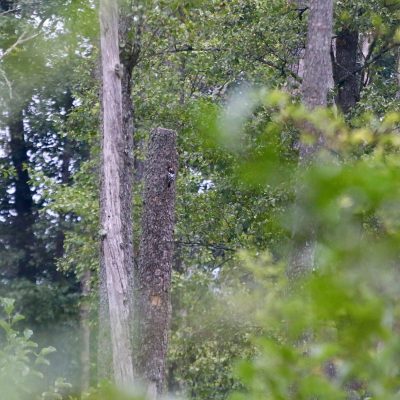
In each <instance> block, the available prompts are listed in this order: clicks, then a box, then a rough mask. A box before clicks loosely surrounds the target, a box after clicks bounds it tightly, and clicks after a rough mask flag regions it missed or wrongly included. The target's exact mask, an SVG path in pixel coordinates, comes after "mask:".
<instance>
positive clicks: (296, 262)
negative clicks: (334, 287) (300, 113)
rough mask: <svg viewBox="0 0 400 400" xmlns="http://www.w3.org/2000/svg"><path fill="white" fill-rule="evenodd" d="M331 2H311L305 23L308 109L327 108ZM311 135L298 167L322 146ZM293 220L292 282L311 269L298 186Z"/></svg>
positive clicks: (311, 230) (311, 240) (311, 232)
mask: <svg viewBox="0 0 400 400" xmlns="http://www.w3.org/2000/svg"><path fill="white" fill-rule="evenodd" d="M332 20H333V0H311V1H310V16H309V20H308V35H307V47H306V53H305V58H304V77H303V83H302V88H301V89H302V101H303V103H304V104H305V106H306V107H307V108H308V109H309V110H313V109H315V108H317V107H324V106H326V105H327V95H328V90H329V82H330V80H331V76H332V67H331V60H330V48H331V35H332V22H333V21H332ZM304 128H305V129H306V130H307V131H308V132H309V133H311V134H313V135H314V143H313V144H307V143H303V142H300V143H299V164H300V166H301V167H303V168H304V167H306V166H308V165H310V164H312V163H313V162H314V160H315V156H316V154H317V153H318V151H319V150H320V149H321V148H322V147H323V145H324V138H323V135H322V133H321V132H319V131H318V130H316V129H315V128H314V127H312V126H309V125H306V126H305V127H304ZM296 189H297V194H296V203H297V207H298V210H297V212H296V214H295V215H296V221H294V227H293V244H294V248H293V250H292V254H291V259H290V262H289V268H288V275H289V278H290V279H292V280H294V279H296V278H297V277H298V276H299V275H302V274H304V273H305V272H307V271H310V270H311V269H312V268H314V253H315V227H314V224H313V221H306V220H305V218H304V216H303V215H302V213H301V204H302V202H303V201H304V197H305V196H304V188H302V187H301V185H300V186H298V187H297V188H296Z"/></svg>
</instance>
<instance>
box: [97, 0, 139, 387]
mask: <svg viewBox="0 0 400 400" xmlns="http://www.w3.org/2000/svg"><path fill="white" fill-rule="evenodd" d="M100 32H101V34H100V35H101V36H100V39H101V40H100V41H101V58H102V84H103V85H102V101H103V142H102V165H101V167H102V172H101V174H102V179H101V183H102V185H101V199H100V214H101V215H100V218H101V226H102V230H101V235H102V251H101V257H102V260H101V262H100V265H101V266H103V267H104V270H105V279H106V285H107V295H108V308H109V318H110V325H111V343H112V357H113V369H114V379H115V382H116V383H117V384H118V385H129V384H132V383H133V362H132V345H131V335H130V323H131V317H132V315H131V307H130V305H131V299H130V298H129V296H130V294H131V292H130V290H129V289H130V283H129V271H128V266H129V265H130V262H131V260H130V259H129V257H130V253H129V248H130V245H129V242H130V241H131V239H132V238H130V237H125V236H124V233H125V232H126V230H125V229H124V226H125V225H124V224H125V222H124V220H125V219H126V218H129V217H128V216H127V215H125V213H126V212H127V210H126V209H125V208H124V205H125V204H126V203H124V202H123V201H122V198H123V196H124V194H125V193H126V188H124V184H125V183H126V177H124V175H125V174H129V173H130V171H129V170H128V171H125V170H124V166H125V164H124V161H125V160H124V151H125V149H126V143H125V137H124V134H123V129H122V94H121V77H122V74H123V71H122V66H121V65H120V58H119V44H118V6H117V2H116V1H113V0H101V1H100Z"/></svg>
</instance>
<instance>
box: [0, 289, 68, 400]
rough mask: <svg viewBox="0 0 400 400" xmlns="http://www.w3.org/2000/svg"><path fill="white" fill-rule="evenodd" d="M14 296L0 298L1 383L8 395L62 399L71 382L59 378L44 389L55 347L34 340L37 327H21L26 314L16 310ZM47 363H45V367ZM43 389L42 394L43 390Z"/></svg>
mask: <svg viewBox="0 0 400 400" xmlns="http://www.w3.org/2000/svg"><path fill="white" fill-rule="evenodd" d="M14 303H15V302H14V300H13V299H11V298H7V297H2V298H0V304H1V311H0V312H1V316H0V343H1V351H0V387H1V393H2V396H4V398H7V399H10V400H24V399H26V400H28V399H34V398H35V399H50V398H52V399H55V400H56V399H62V398H63V395H65V394H66V393H67V391H68V390H69V389H70V388H71V385H70V384H68V383H67V382H65V381H64V380H63V379H61V378H59V379H57V380H56V382H55V384H54V387H52V388H50V389H49V390H47V391H46V392H42V390H43V388H44V387H45V386H44V382H43V378H44V375H43V372H44V371H45V368H44V367H47V366H49V365H50V362H49V360H48V356H49V355H50V354H52V353H54V352H55V351H56V349H55V348H54V347H51V346H50V347H43V348H39V346H38V344H37V343H36V342H34V341H33V340H32V335H33V331H32V330H30V329H28V328H25V329H24V330H23V331H21V330H19V329H18V328H17V325H18V323H19V321H21V320H23V319H24V316H22V315H21V314H19V313H18V312H15V310H14ZM43 366H44V367H43ZM41 393H42V394H41Z"/></svg>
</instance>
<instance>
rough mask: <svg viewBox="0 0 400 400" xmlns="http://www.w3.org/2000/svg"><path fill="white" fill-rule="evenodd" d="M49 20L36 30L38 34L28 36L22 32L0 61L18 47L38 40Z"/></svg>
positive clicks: (42, 21) (43, 21) (44, 19)
mask: <svg viewBox="0 0 400 400" xmlns="http://www.w3.org/2000/svg"><path fill="white" fill-rule="evenodd" d="M46 20H47V18H43V19H42V20H41V21H40V23H39V25H38V27H37V28H36V31H37V32H36V33H34V34H32V35H30V36H28V32H27V31H25V32H22V34H21V35H20V36H19V38H18V39H17V40H16V41H15V42H14V43H13V44H12V45H11V46H10V47H9V48H8V49H7V50H6V51H5V52H4V53H3V54H1V55H0V61H1V60H3V59H4V58H5V57H6V56H8V55H9V54H10V53H11V52H12V51H13V50H15V49H16V48H17V47H18V46H20V45H21V44H23V43H26V42H29V41H30V40H32V39H34V38H36V37H37V36H39V35H40V34H41V33H42V32H41V28H42V26H43V24H44V23H45V22H46Z"/></svg>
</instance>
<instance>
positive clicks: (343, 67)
mask: <svg viewBox="0 0 400 400" xmlns="http://www.w3.org/2000/svg"><path fill="white" fill-rule="evenodd" d="M358 52H359V51H358V31H355V30H349V29H347V28H346V29H344V30H342V31H341V32H340V33H339V35H338V36H337V38H336V51H335V53H336V54H335V57H334V60H333V78H334V81H335V86H336V89H337V95H336V104H337V106H338V107H339V108H340V109H341V110H342V112H343V113H344V114H347V113H348V112H349V111H351V109H352V108H353V107H354V106H355V105H356V104H357V102H358V101H359V98H360V87H361V86H360V78H359V74H356V73H355V72H354V71H355V70H356V69H357V59H358Z"/></svg>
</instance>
